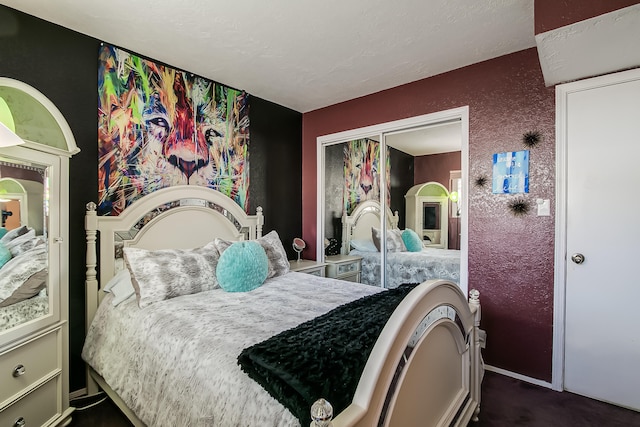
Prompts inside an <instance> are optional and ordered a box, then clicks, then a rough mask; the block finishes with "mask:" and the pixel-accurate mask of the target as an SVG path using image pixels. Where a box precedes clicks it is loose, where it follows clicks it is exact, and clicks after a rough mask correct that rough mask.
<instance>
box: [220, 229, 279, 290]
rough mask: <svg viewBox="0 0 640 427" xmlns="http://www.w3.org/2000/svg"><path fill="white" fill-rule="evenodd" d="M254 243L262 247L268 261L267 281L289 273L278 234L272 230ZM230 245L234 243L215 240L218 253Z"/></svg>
mask: <svg viewBox="0 0 640 427" xmlns="http://www.w3.org/2000/svg"><path fill="white" fill-rule="evenodd" d="M256 241H257V242H258V243H260V246H262V248H263V249H264V251H265V252H266V253H267V258H268V259H269V272H268V273H267V279H270V278H272V277H276V276H282V275H283V274H287V273H288V272H289V259H288V258H287V252H286V251H285V250H284V246H282V242H281V241H280V236H278V233H277V232H276V231H275V230H272V231H270V232H268V233H267V234H265V235H264V236H262V237H260V238H258V239H256ZM232 243H234V242H230V241H228V240H224V239H220V238H216V240H215V244H216V247H217V248H218V251H220V253H222V252H224V251H225V249H227V248H228V247H229V246H231V244H232Z"/></svg>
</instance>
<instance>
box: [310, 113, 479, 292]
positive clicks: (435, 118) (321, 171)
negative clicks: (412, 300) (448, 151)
mask: <svg viewBox="0 0 640 427" xmlns="http://www.w3.org/2000/svg"><path fill="white" fill-rule="evenodd" d="M452 120H459V121H460V124H461V132H462V138H461V140H462V141H461V157H462V158H461V174H462V177H463V180H462V198H461V205H462V211H461V222H460V235H461V238H460V288H461V289H462V291H463V292H464V293H465V294H466V293H467V292H468V252H469V251H468V242H469V238H468V224H469V222H468V205H469V204H468V193H469V107H468V106H464V107H459V108H453V109H450V110H444V111H440V112H436V113H431V114H425V115H421V116H415V117H410V118H407V119H401V120H395V121H391V122H386V123H381V124H377V125H372V126H366V127H362V128H358V129H352V130H347V131H343V132H337V133H334V134H329V135H323V136H320V137H318V138H317V139H316V141H317V145H316V147H317V152H316V155H317V180H316V182H317V188H316V195H317V212H316V230H317V237H316V258H317V260H318V261H324V238H325V218H324V214H325V209H324V207H325V203H326V201H325V188H324V184H325V167H326V165H325V147H327V146H330V145H335V144H339V143H344V142H347V141H352V140H356V139H362V138H368V137H371V136H372V135H376V136H378V137H379V141H380V144H381V146H380V163H379V164H381V165H386V164H387V160H386V152H387V144H386V141H385V134H388V133H392V132H398V131H402V130H410V129H414V128H416V129H417V128H420V127H424V126H429V125H434V124H437V123H441V122H446V121H452ZM386 187H387V185H386V174H385V173H381V174H380V200H386V197H387V194H386V192H387V190H386ZM386 211H387V210H386V209H382V214H381V218H380V228H381V229H382V230H384V229H385V227H384V224H386V223H387V218H386V216H387V212H386ZM380 244H381V248H380V249H381V251H380V252H381V257H382V260H381V270H382V271H381V277H382V278H383V279H382V283H381V286H382V287H384V286H385V284H384V277H385V271H384V270H385V265H386V239H381V241H380Z"/></svg>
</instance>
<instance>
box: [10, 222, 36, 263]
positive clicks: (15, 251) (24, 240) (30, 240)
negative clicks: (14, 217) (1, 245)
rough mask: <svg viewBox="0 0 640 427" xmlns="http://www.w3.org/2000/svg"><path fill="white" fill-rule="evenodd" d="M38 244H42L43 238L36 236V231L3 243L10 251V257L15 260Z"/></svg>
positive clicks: (30, 231)
mask: <svg viewBox="0 0 640 427" xmlns="http://www.w3.org/2000/svg"><path fill="white" fill-rule="evenodd" d="M40 244H44V237H43V236H36V230H33V229H31V230H29V231H28V232H26V233H25V234H22V235H20V236H18V237H16V238H15V239H13V240H11V241H10V242H7V243H5V246H6V247H7V249H9V250H10V251H11V255H12V256H13V257H14V258H15V257H17V256H18V255H20V254H23V253H25V252H26V251H28V250H30V249H33V248H34V247H36V246H38V245H40Z"/></svg>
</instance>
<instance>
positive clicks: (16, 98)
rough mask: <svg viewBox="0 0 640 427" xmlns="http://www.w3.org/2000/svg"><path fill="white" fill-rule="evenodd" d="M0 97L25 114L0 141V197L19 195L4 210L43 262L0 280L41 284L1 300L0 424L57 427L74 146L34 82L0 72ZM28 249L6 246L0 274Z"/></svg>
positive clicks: (61, 417)
mask: <svg viewBox="0 0 640 427" xmlns="http://www.w3.org/2000/svg"><path fill="white" fill-rule="evenodd" d="M0 97H2V98H3V99H4V100H5V101H6V103H7V104H8V105H9V108H10V109H11V110H12V111H15V112H18V113H22V115H23V116H25V117H21V114H18V113H14V121H15V123H16V127H15V128H16V133H17V134H18V135H19V136H20V137H21V138H22V139H23V140H26V142H25V143H24V144H21V145H16V146H10V147H2V148H0V171H1V173H0V176H1V177H2V178H0V186H2V185H3V184H4V185H8V184H7V183H6V182H4V183H3V182H2V181H3V180H8V179H11V180H13V181H15V182H14V184H15V183H17V184H19V185H15V186H14V187H12V188H13V189H14V190H13V191H11V194H9V195H8V197H7V198H9V199H12V200H14V199H15V200H18V201H19V203H17V204H15V205H13V206H15V207H14V208H13V209H15V212H13V213H12V216H17V217H18V218H19V219H20V221H19V223H18V225H17V226H12V227H14V228H12V229H13V230H16V231H17V230H18V229H19V228H20V229H21V228H23V227H25V226H26V229H28V230H29V232H30V233H31V231H32V230H33V232H34V237H36V238H37V239H39V240H41V242H40V243H38V245H36V246H37V247H39V248H41V249H40V251H41V252H40V255H38V262H42V263H43V264H42V268H41V269H40V270H39V271H38V273H34V274H33V276H31V277H29V278H28V279H26V280H24V279H23V280H13V279H11V280H9V279H7V283H5V285H7V286H9V288H11V289H13V288H14V287H16V288H17V287H20V288H21V289H23V288H25V287H26V284H27V283H33V282H38V283H39V284H40V287H42V286H44V289H42V290H40V289H41V288H38V291H37V294H36V295H35V296H29V297H21V298H23V299H21V300H20V299H18V300H17V302H16V301H15V298H14V299H13V300H10V298H12V297H14V296H15V295H16V293H15V291H14V293H13V294H11V296H10V298H5V299H4V300H3V301H4V302H5V304H6V306H5V307H0V315H2V314H4V315H5V316H4V317H0V319H2V322H0V426H7V427H22V426H25V427H31V426H47V427H49V426H64V425H67V424H69V422H70V421H71V414H72V412H73V408H70V407H69V372H68V366H69V331H68V306H69V294H68V287H69V284H68V281H69V279H68V253H69V243H68V240H69V239H68V228H69V206H68V200H69V158H70V157H71V156H72V155H73V154H75V153H76V152H78V151H79V150H78V148H77V147H76V144H75V140H74V138H73V135H72V134H71V129H70V128H69V125H68V124H67V123H66V121H65V120H64V118H63V117H62V115H61V113H60V112H59V111H58V110H57V109H56V108H55V107H54V106H53V104H52V103H51V101H49V100H48V99H47V98H45V97H44V95H42V94H41V93H39V92H38V91H37V90H36V89H34V88H32V87H30V86H28V85H26V84H24V83H22V82H19V81H16V80H13V79H9V78H2V77H0ZM48 127H49V128H48ZM32 132H33V133H32ZM4 190H6V188H4ZM4 194H5V195H6V192H4ZM3 209H4V208H3ZM7 229H8V227H7ZM25 236H27V235H26V234H25ZM27 237H29V238H31V237H30V236H27ZM3 244H5V243H3ZM44 245H46V246H44ZM43 246H44V248H45V249H44V251H42V248H43ZM28 250H29V249H28V248H25V249H24V251H25V252H24V253H19V252H16V253H15V254H14V253H12V258H11V260H9V261H8V262H7V264H4V266H3V267H2V269H0V274H3V270H4V277H5V278H9V277H11V278H13V277H18V276H13V275H12V273H11V271H12V268H13V267H11V268H6V267H7V266H9V262H12V261H13V262H14V263H13V264H12V266H13V265H15V263H16V262H18V261H19V262H28V263H33V262H35V261H34V259H35V258H34V257H31V256H28V257H26V260H27V261H23V259H24V258H22V259H21V258H20V257H21V256H23V255H25V254H26V255H30V254H31V253H30V252H28ZM34 265H35V264H34ZM38 268H40V264H38ZM7 270H8V271H7ZM34 276H37V280H36V278H35V277H34ZM21 285H23V286H21ZM36 298H38V299H37V301H36V300H35V299H36ZM9 301H10V302H9ZM36 302H37V304H32V303H36ZM23 304H28V307H29V310H26V309H25V310H18V308H22V307H25V306H27V305H23ZM9 313H11V317H10V316H9ZM6 319H11V320H10V321H9V322H7V321H6Z"/></svg>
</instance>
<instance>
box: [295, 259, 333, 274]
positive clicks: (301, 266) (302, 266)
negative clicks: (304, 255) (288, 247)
mask: <svg viewBox="0 0 640 427" xmlns="http://www.w3.org/2000/svg"><path fill="white" fill-rule="evenodd" d="M326 265H327V264H326V263H324V262H318V261H312V260H310V259H301V260H300V261H297V260H295V259H293V260H291V259H290V260H289V270H291V271H297V272H299V273H306V274H312V275H314V276H320V277H325V267H326Z"/></svg>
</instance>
